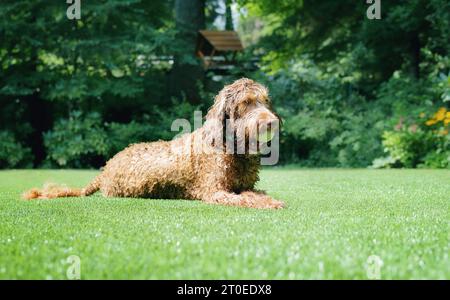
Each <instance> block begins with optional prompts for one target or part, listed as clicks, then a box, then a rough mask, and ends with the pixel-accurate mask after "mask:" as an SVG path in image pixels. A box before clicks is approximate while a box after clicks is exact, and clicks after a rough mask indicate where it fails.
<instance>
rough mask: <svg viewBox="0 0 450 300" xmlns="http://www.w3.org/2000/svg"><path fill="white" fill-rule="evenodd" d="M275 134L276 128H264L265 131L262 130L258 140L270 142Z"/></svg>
mask: <svg viewBox="0 0 450 300" xmlns="http://www.w3.org/2000/svg"><path fill="white" fill-rule="evenodd" d="M274 136H275V130H273V129H270V130H264V131H263V132H260V133H259V134H258V141H259V142H261V143H268V142H270V141H271V140H272V139H273V137H274Z"/></svg>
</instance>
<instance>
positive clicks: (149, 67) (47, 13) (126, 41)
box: [0, 0, 173, 165]
mask: <svg viewBox="0 0 450 300" xmlns="http://www.w3.org/2000/svg"><path fill="white" fill-rule="evenodd" d="M169 5H170V2H169V3H167V1H163V0H156V1H141V0H126V1H122V0H121V1H119V0H108V1H106V0H103V1H95V2H92V1H90V2H89V1H88V2H82V4H81V19H80V20H69V19H68V18H67V17H66V10H67V7H68V5H67V4H66V3H65V1H62V2H61V1H51V2H49V1H44V0H36V1H13V0H4V1H1V3H0V20H1V21H0V36H1V43H0V69H1V71H0V105H1V107H2V110H1V112H0V118H1V119H2V124H1V125H0V129H7V130H12V131H14V132H15V135H16V136H19V137H20V139H22V138H23V139H26V140H27V144H29V145H30V146H31V147H32V149H33V153H34V154H35V157H36V160H35V164H36V165H37V164H39V163H40V162H41V161H42V160H43V159H44V158H45V151H44V147H43V141H42V133H43V132H44V131H47V130H49V129H50V128H51V126H52V123H53V119H55V118H59V117H62V116H64V117H67V116H69V113H70V111H72V110H85V111H91V110H100V111H101V110H103V111H104V113H105V115H108V114H109V115H110V117H111V118H113V119H114V118H116V117H117V116H119V117H121V115H122V116H124V117H125V118H129V115H126V114H123V110H121V109H116V111H118V112H119V113H118V114H116V115H111V114H110V112H111V111H114V109H112V108H113V107H114V106H115V105H117V106H121V105H130V103H131V105H135V107H139V109H140V110H144V111H145V110H147V111H151V110H153V107H152V105H151V104H152V103H151V102H149V98H150V101H153V103H154V102H157V101H156V100H155V98H157V97H149V95H148V94H146V93H145V92H146V91H157V90H158V89H157V88H152V85H155V84H157V82H158V80H149V79H151V78H152V77H154V74H157V73H158V72H160V71H159V69H158V68H159V66H155V65H153V64H152V60H151V57H152V56H158V55H161V54H162V53H164V52H165V51H166V50H167V49H168V48H170V42H169V41H171V40H172V37H173V35H171V30H170V27H171V23H170V17H171V8H172V7H170V6H169ZM159 81H160V80H159ZM155 82H156V83H155ZM150 96H153V95H152V94H151V95H150ZM147 97H148V98H147ZM129 99H132V100H133V101H127V100H129ZM106 103H107V104H109V105H105V104H106ZM11 111H13V112H15V113H14V114H13V115H11V114H10V112H11ZM133 111H139V110H137V109H136V110H133ZM130 115H131V114H130ZM4 120H7V122H3V121H4Z"/></svg>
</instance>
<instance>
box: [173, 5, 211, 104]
mask: <svg viewBox="0 0 450 300" xmlns="http://www.w3.org/2000/svg"><path fill="white" fill-rule="evenodd" d="M175 21H176V28H177V31H178V33H177V50H176V54H175V58H174V59H175V61H174V65H173V68H172V74H171V80H170V81H171V82H170V87H171V94H172V96H175V97H181V96H185V97H186V98H187V100H188V101H189V102H191V103H199V102H200V96H199V91H198V86H197V85H198V82H199V81H203V78H204V71H203V67H202V65H201V62H200V60H199V59H198V58H197V57H196V54H195V50H196V45H197V37H198V31H199V30H201V29H205V0H175Z"/></svg>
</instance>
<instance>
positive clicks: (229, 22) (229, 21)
mask: <svg viewBox="0 0 450 300" xmlns="http://www.w3.org/2000/svg"><path fill="white" fill-rule="evenodd" d="M231 3H232V1H231V0H225V5H226V10H225V30H234V25H233V13H232V12H231Z"/></svg>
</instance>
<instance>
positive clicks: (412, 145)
mask: <svg viewBox="0 0 450 300" xmlns="http://www.w3.org/2000/svg"><path fill="white" fill-rule="evenodd" d="M383 146H384V147H385V151H386V152H388V153H389V154H390V156H391V157H392V158H394V159H395V160H398V161H400V162H401V164H402V165H403V166H404V167H407V168H414V167H416V166H417V165H418V164H419V163H421V162H423V161H424V159H425V156H426V155H427V153H428V152H429V151H430V150H432V149H433V148H434V147H435V146H436V145H435V140H434V139H433V135H432V134H431V133H430V132H425V131H422V130H417V131H415V132H411V131H410V130H401V131H386V132H385V133H384V134H383Z"/></svg>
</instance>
